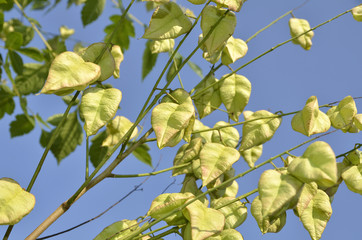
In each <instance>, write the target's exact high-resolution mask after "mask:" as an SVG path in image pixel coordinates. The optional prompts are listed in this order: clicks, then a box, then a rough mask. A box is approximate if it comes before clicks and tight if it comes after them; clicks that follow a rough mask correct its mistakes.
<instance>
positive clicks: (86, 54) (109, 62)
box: [79, 43, 116, 82]
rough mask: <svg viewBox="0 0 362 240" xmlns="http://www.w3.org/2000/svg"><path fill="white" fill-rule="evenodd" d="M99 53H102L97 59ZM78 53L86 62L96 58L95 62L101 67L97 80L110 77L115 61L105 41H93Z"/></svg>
mask: <svg viewBox="0 0 362 240" xmlns="http://www.w3.org/2000/svg"><path fill="white" fill-rule="evenodd" d="M103 51H104V52H103ZM101 53H103V55H102V57H101V58H100V59H99V56H100V55H101ZM79 55H80V56H81V57H82V58H83V59H84V61H86V62H92V63H96V61H97V60H98V62H97V63H96V64H97V65H99V66H100V67H101V75H100V76H99V78H98V79H97V81H100V82H102V81H104V80H106V79H108V78H110V77H111V76H112V75H113V73H114V71H115V70H116V63H115V61H114V58H113V56H112V54H111V51H110V50H109V49H108V47H107V45H106V44H105V43H94V44H92V45H90V46H89V47H87V48H86V49H85V50H83V51H82V52H80V53H79Z"/></svg>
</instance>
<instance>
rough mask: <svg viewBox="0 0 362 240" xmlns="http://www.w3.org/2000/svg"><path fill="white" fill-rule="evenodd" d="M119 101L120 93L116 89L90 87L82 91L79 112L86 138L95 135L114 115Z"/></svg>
mask: <svg viewBox="0 0 362 240" xmlns="http://www.w3.org/2000/svg"><path fill="white" fill-rule="evenodd" d="M121 99H122V93H121V91H120V90H118V89H116V88H106V89H103V88H99V87H91V88H88V89H87V90H85V91H84V94H83V96H82V101H81V104H80V109H79V110H80V114H81V115H82V117H83V118H84V120H85V124H84V130H85V132H86V134H87V136H91V135H94V134H96V133H97V131H98V130H99V129H100V128H101V127H103V126H105V125H106V123H107V122H108V121H110V120H111V119H112V118H113V117H114V116H115V115H116V112H117V110H118V106H119V104H120V102H121Z"/></svg>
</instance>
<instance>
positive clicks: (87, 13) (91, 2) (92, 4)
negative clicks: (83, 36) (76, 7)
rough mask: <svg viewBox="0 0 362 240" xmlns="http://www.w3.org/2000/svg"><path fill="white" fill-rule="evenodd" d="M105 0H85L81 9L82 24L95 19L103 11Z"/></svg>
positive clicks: (84, 24)
mask: <svg viewBox="0 0 362 240" xmlns="http://www.w3.org/2000/svg"><path fill="white" fill-rule="evenodd" d="M105 4H106V0H87V1H85V4H84V6H83V9H82V23H83V26H86V25H88V24H90V23H91V22H93V21H95V20H96V19H97V18H98V17H99V16H100V15H101V14H102V12H103V9H104V6H105Z"/></svg>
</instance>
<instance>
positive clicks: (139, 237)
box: [137, 225, 170, 240]
mask: <svg viewBox="0 0 362 240" xmlns="http://www.w3.org/2000/svg"><path fill="white" fill-rule="evenodd" d="M168 227H170V226H169V225H166V226H163V227H160V228H158V229H155V230H153V231H150V232H148V233H145V234H143V235H140V236H138V237H137V239H142V237H146V236H149V235H150V234H153V233H155V232H159V231H162V230H163V229H166V228H168ZM148 240H149V239H148Z"/></svg>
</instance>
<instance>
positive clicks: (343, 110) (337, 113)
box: [327, 96, 357, 132]
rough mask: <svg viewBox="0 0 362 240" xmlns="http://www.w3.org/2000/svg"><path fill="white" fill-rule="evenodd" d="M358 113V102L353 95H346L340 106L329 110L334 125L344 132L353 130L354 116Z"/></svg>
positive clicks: (328, 113)
mask: <svg viewBox="0 0 362 240" xmlns="http://www.w3.org/2000/svg"><path fill="white" fill-rule="evenodd" d="M356 114H357V108H356V103H355V102H354V100H353V98H352V97H351V96H347V97H345V98H344V99H343V100H342V101H340V102H339V104H338V106H334V107H332V108H330V109H329V110H328V112H327V115H328V117H329V118H330V120H331V122H332V126H333V127H334V128H337V129H341V130H342V131H343V132H350V131H351V130H353V120H354V116H355V115H356Z"/></svg>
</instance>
